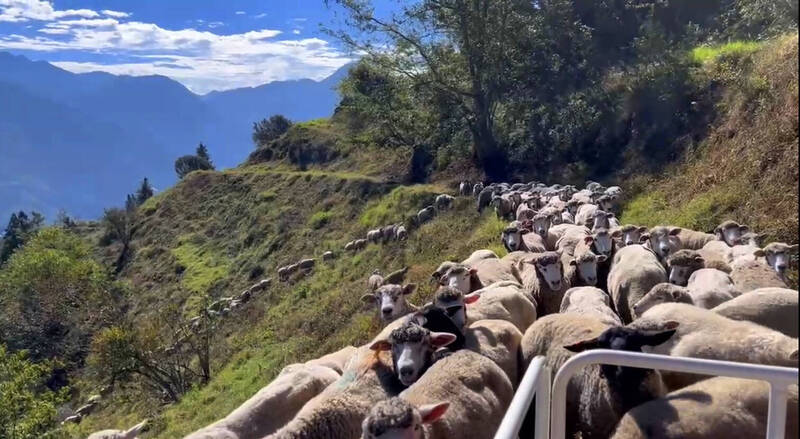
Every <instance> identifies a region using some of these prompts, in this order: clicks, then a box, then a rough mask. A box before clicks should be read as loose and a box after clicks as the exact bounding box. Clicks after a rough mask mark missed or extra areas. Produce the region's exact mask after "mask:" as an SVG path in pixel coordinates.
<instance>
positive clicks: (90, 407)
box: [75, 402, 97, 416]
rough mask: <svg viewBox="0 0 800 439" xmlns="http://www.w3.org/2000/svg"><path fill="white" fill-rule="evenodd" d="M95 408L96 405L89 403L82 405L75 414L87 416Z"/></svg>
mask: <svg viewBox="0 0 800 439" xmlns="http://www.w3.org/2000/svg"><path fill="white" fill-rule="evenodd" d="M95 407H97V403H91V402H90V403H88V404H84V405H82V406H80V407H78V409H77V410H75V414H77V415H80V416H86V415H89V414H91V413H92V412H93V411H94V409H95Z"/></svg>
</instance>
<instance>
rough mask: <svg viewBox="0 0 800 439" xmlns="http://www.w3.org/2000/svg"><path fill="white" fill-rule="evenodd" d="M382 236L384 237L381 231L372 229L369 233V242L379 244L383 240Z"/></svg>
mask: <svg viewBox="0 0 800 439" xmlns="http://www.w3.org/2000/svg"><path fill="white" fill-rule="evenodd" d="M381 236H383V233H381V229H372V230H370V231H368V232H367V241H369V242H371V243H373V244H377V243H378V242H379V241H380V240H381Z"/></svg>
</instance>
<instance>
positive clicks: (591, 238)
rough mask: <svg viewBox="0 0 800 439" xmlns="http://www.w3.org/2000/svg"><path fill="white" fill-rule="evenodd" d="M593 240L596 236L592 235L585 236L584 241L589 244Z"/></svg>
mask: <svg viewBox="0 0 800 439" xmlns="http://www.w3.org/2000/svg"><path fill="white" fill-rule="evenodd" d="M592 242H594V237H592V236H584V237H583V243H584V244H587V245H588V244H591V243H592Z"/></svg>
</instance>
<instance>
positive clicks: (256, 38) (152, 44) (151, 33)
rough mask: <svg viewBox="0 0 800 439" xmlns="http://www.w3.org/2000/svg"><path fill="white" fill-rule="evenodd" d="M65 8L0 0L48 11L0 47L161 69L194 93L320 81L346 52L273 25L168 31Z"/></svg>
mask: <svg viewBox="0 0 800 439" xmlns="http://www.w3.org/2000/svg"><path fill="white" fill-rule="evenodd" d="M11 3H14V4H15V5H17V4H22V3H25V4H26V5H29V6H30V5H32V6H35V7H36V8H39V9H36V12H31V11H33V10H34V9H31V8H29V9H27V10H25V11H26V12H25V13H24V14H23V13H19V12H18V10H21V9H14V10H12V11H11V12H9V10H11V9H12V6H7V5H10V4H11ZM14 7H17V6H14ZM48 7H49V9H48ZM42 11H44V12H42ZM65 12H66V11H55V10H53V8H52V5H51V4H50V3H48V2H43V1H37V0H27V1H23V0H0V14H5V16H8V17H11V16H13V17H16V18H19V19H20V21H22V20H23V18H24V20H38V19H36V18H32V17H34V16H38V17H44V16H47V17H49V18H48V19H47V21H48V22H47V23H44V25H43V26H42V25H41V24H40V25H38V26H36V27H37V28H38V29H37V35H20V34H15V33H12V34H6V35H0V50H3V49H11V50H20V51H36V52H61V53H63V54H62V55H61V56H60V57H59V58H61V59H64V60H65V61H60V62H54V63H53V64H55V65H57V66H59V67H61V68H64V69H66V70H70V71H73V72H87V71H104V72H109V73H113V74H127V75H137V76H138V75H154V74H156V75H165V76H168V77H171V78H173V79H175V80H177V81H180V82H181V83H183V84H184V85H186V86H187V87H188V88H190V89H191V90H192V91H195V92H197V93H206V92H209V91H211V90H224V89H230V88H237V87H246V86H257V85H261V84H264V83H266V82H271V81H276V80H287V79H298V78H312V79H322V78H324V77H326V76H327V75H329V74H330V73H332V72H333V71H334V70H335V69H337V68H339V67H341V66H342V65H344V64H346V63H348V62H350V61H351V58H350V56H349V55H347V54H345V53H343V52H341V51H340V50H339V49H337V48H335V47H333V46H331V45H330V44H329V43H328V42H327V41H325V40H321V39H318V38H303V39H299V40H290V39H281V38H280V36H281V35H282V32H281V31H279V30H274V29H259V30H252V31H248V32H244V33H239V34H232V35H219V34H216V33H214V32H213V30H211V29H213V28H214V27H216V26H221V25H223V23H221V22H210V23H207V24H204V23H205V22H204V21H203V20H200V19H197V20H193V21H194V23H195V26H208V28H207V30H198V29H195V28H192V27H189V28H185V29H178V30H172V29H164V28H162V27H160V26H158V25H157V24H154V23H143V22H138V21H125V17H123V16H119V17H117V16H115V15H114V11H110V12H112V13H111V14H108V13H107V12H109V11H102V13H103V15H100V14H97V13H96V12H94V11H90V12H92V13H93V14H94V15H92V14H70V15H64V14H63V13H65ZM122 14H124V13H122ZM259 15H261V16H265V15H266V14H259ZM0 16H3V15H0ZM64 17H69V18H64ZM256 17H257V16H256ZM16 18H15V19H16ZM190 25H191V24H190ZM299 27H300V26H295V27H294V29H293V30H292V31H291V32H292V34H294V35H298V34H299V33H300V30H299V29H298V28H299ZM74 52H84V53H92V54H93V56H97V57H98V58H97V59H102V60H103V61H102V62H75V61H69V59H70V58H69V54H70V53H74ZM115 60H120V61H118V62H115Z"/></svg>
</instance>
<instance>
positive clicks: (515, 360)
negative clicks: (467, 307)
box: [464, 319, 522, 389]
mask: <svg viewBox="0 0 800 439" xmlns="http://www.w3.org/2000/svg"><path fill="white" fill-rule="evenodd" d="M464 337H465V339H466V340H465V343H464V347H465V348H466V349H469V350H471V351H473V352H476V353H478V354H481V355H483V356H484V357H486V358H488V359H490V360H492V361H493V362H494V363H495V364H497V366H498V367H500V369H502V370H503V373H505V375H506V377H507V378H508V380H509V382H511V386H512V387H513V388H515V389H516V388H517V385H518V384H519V380H520V378H521V374H522V373H521V371H520V369H519V367H520V365H519V358H520V357H519V356H520V349H519V347H520V343H522V331H520V330H519V328H517V327H516V326H515V325H514V324H512V323H511V322H508V321H506V320H496V319H485V320H478V321H475V322H473V323H470V325H469V326H468V327H467V328H466V330H465V331H464Z"/></svg>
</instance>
